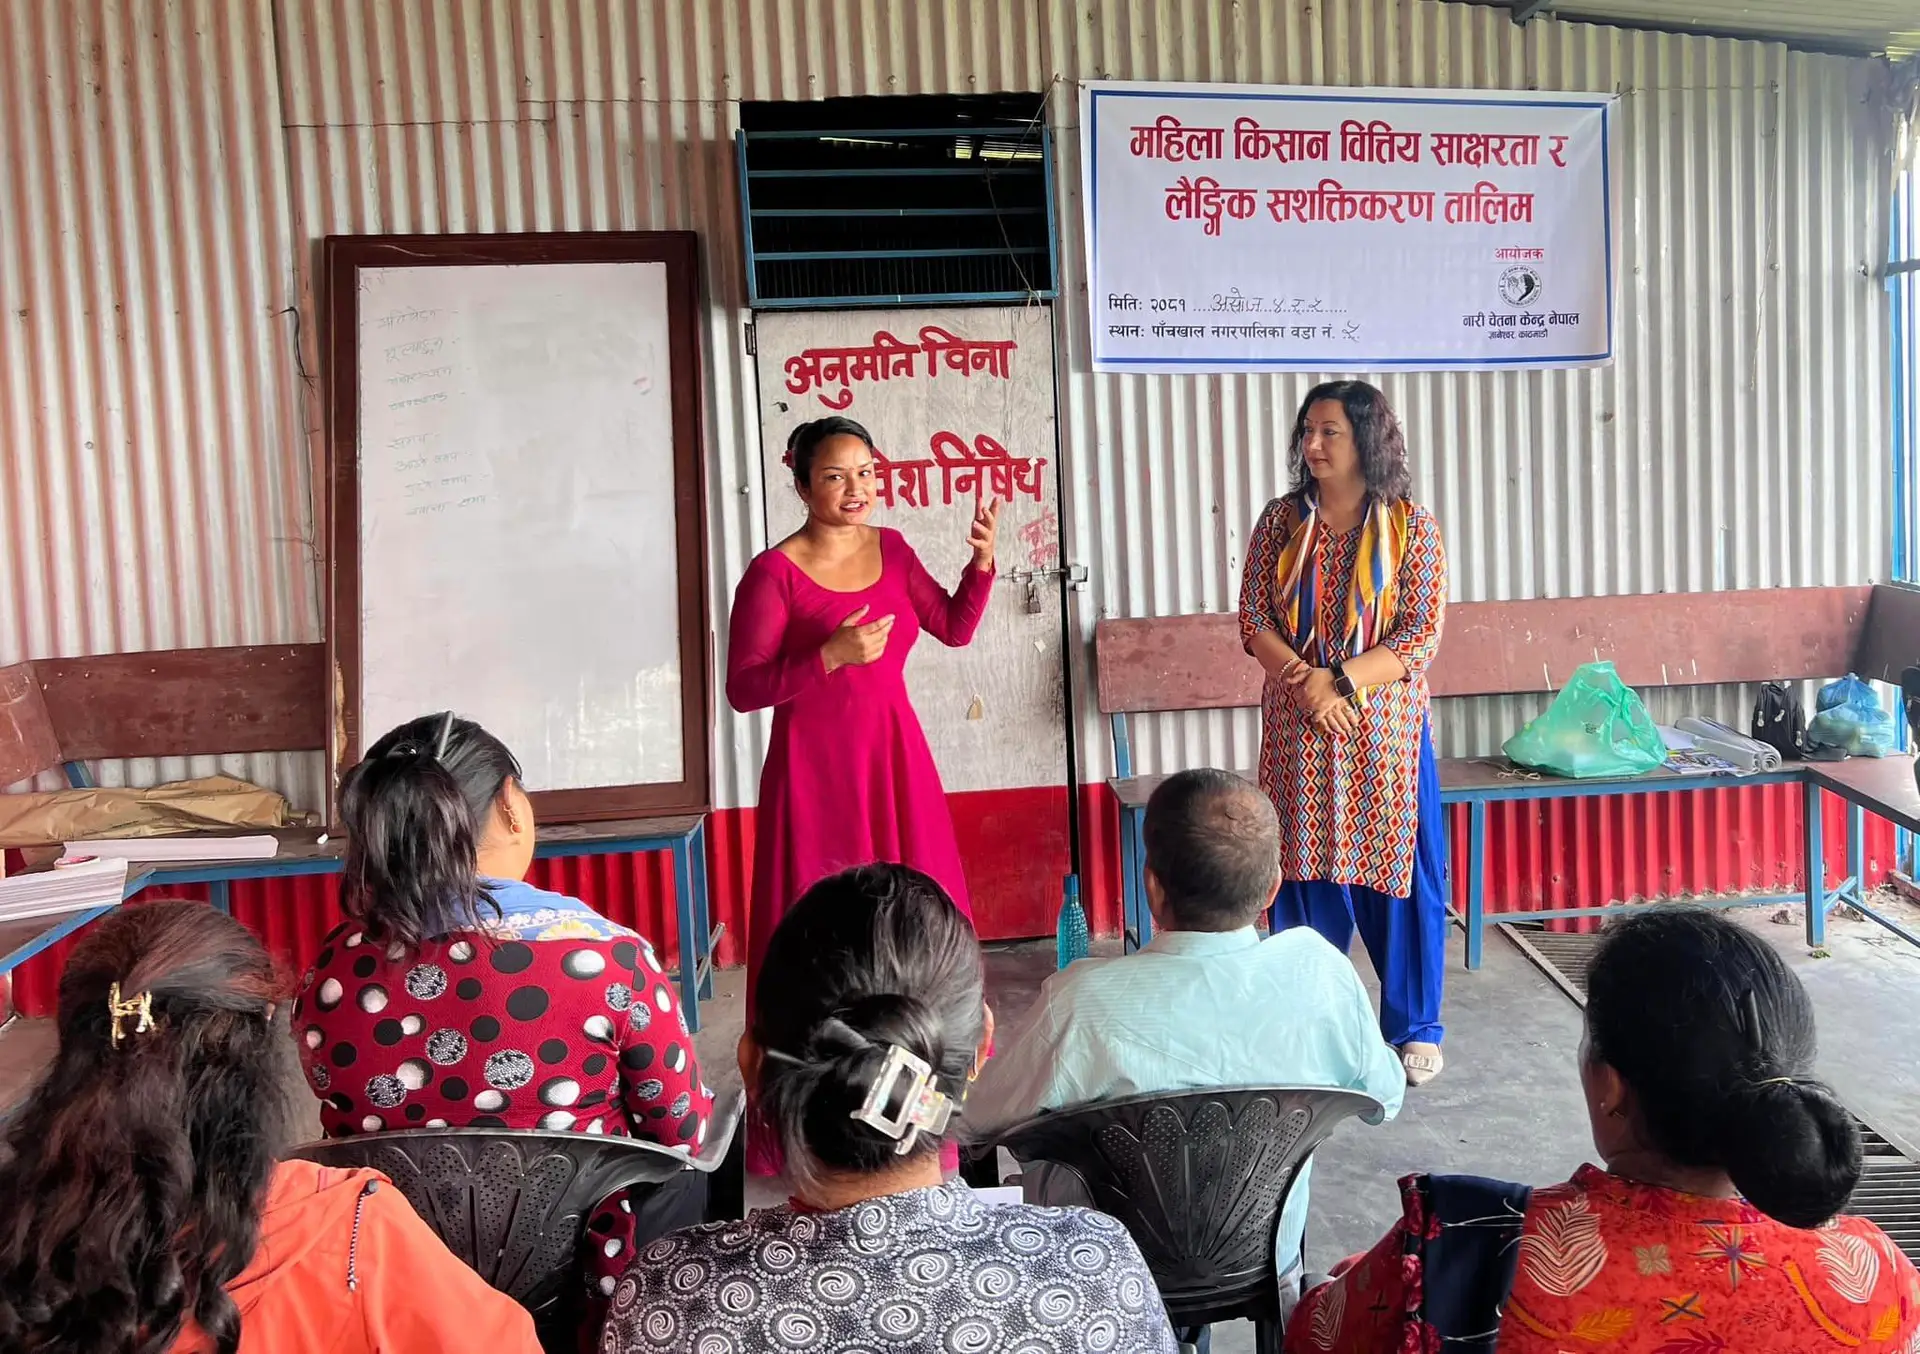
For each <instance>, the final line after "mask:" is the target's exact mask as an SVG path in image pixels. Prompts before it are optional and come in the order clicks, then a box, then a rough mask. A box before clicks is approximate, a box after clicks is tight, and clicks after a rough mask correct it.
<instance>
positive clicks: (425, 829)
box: [340, 711, 520, 949]
mask: <svg viewBox="0 0 1920 1354" xmlns="http://www.w3.org/2000/svg"><path fill="white" fill-rule="evenodd" d="M519 780H520V763H519V762H517V761H515V760H514V756H513V754H512V753H511V752H509V751H507V745H506V744H505V743H502V742H501V741H500V740H499V739H498V738H495V737H494V736H493V735H492V734H490V733H488V732H487V731H486V730H485V729H483V728H481V727H480V726H479V725H478V724H476V723H474V722H473V721H472V720H470V719H456V718H454V716H453V713H452V712H451V711H448V712H447V713H445V714H438V715H423V716H421V717H420V718H419V719H416V720H412V721H410V722H408V723H406V724H402V725H401V726H400V727H399V728H397V729H395V730H393V731H392V732H391V733H389V734H387V735H386V736H385V737H384V738H382V739H381V740H380V741H379V742H377V743H375V744H374V745H373V746H372V747H370V748H368V749H367V755H366V756H365V757H363V758H361V759H360V763H359V765H357V766H355V767H354V768H353V769H352V770H351V771H349V772H347V775H346V778H345V779H344V780H343V781H342V782H341V784H340V817H341V819H342V820H343V821H344V823H345V824H346V828H347V860H346V871H345V873H344V874H343V875H342V877H341V881H340V910H341V911H342V912H344V913H346V915H347V916H349V917H351V918H353V919H354V920H355V921H357V922H359V923H360V924H361V925H362V926H363V927H364V928H365V929H366V933H367V935H368V936H369V937H370V938H372V939H374V940H376V941H380V942H383V943H396V942H397V943H399V944H401V945H404V946H406V947H408V948H409V949H411V948H413V947H415V946H417V945H419V944H420V943H421V942H422V941H424V940H427V939H429V938H431V937H433V936H438V935H445V934H447V933H448V932H450V931H459V930H472V929H475V928H477V927H478V926H479V924H480V909H481V908H483V907H494V903H493V899H492V898H491V897H490V896H489V895H488V894H487V891H486V889H485V888H484V887H483V886H482V885H481V883H480V876H479V872H478V866H477V864H476V856H477V851H478V847H479V841H480V837H481V835H482V834H483V832H484V829H485V827H486V823H487V819H488V815H489V814H490V813H491V811H492V808H493V804H494V801H495V800H497V799H498V798H499V797H500V793H501V791H502V790H504V789H505V788H506V786H507V783H508V782H509V781H513V782H516V783H517V782H518V781H519ZM494 910H495V911H496V913H497V912H498V909H497V907H496V908H495V909H494Z"/></svg>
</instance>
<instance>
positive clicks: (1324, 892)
mask: <svg viewBox="0 0 1920 1354" xmlns="http://www.w3.org/2000/svg"><path fill="white" fill-rule="evenodd" d="M1419 776H1420V807H1419V822H1418V826H1417V828H1416V829H1415V835H1414V844H1413V893H1412V894H1411V895H1410V896H1409V897H1406V898H1390V897H1388V896H1387V895H1386V894H1384V893H1379V892H1376V891H1375V890H1373V889H1369V888H1364V887H1362V886H1361V885H1359V884H1334V883H1329V882H1328V881H1326V880H1324V879H1302V880H1293V879H1289V880H1288V881H1287V882H1286V883H1284V884H1282V885H1281V886H1280V892H1279V893H1278V894H1277V895H1276V896H1275V897H1274V900H1273V915H1272V925H1273V929H1274V930H1275V931H1285V930H1288V929H1290V928H1291V927H1295V926H1311V927H1312V928H1313V929H1314V930H1316V931H1318V932H1319V933H1320V934H1321V935H1323V936H1325V937H1326V938H1327V940H1328V941H1329V942H1330V943H1331V944H1332V945H1333V947H1334V948H1335V949H1336V950H1339V951H1340V953H1342V954H1345V953H1346V952H1347V949H1348V947H1349V946H1350V945H1352V943H1353V928H1354V926H1355V924H1356V923H1357V924H1358V925H1359V927H1360V938H1361V939H1362V940H1364V941H1365V942H1366V945H1367V957H1368V958H1370V959H1371V960H1373V968H1374V972H1376V973H1378V974H1379V975H1380V1033H1381V1034H1382V1035H1383V1036H1385V1038H1386V1041H1387V1042H1388V1043H1389V1044H1392V1045H1394V1046H1395V1047H1396V1048H1397V1047H1398V1046H1400V1045H1401V1044H1411V1043H1420V1044H1437V1043H1439V1042H1440V1040H1441V1038H1442V1037H1443V1035H1444V1033H1445V1031H1444V1030H1443V1028H1442V1027H1441V1024H1440V987H1441V982H1442V977H1443V975H1444V973H1445V970H1446V962H1447V844H1446V843H1447V838H1446V830H1445V825H1444V824H1443V823H1442V822H1441V817H1440V815H1441V812H1442V810H1441V807H1440V768H1439V766H1438V764H1436V763H1435V761H1434V757H1433V726H1432V724H1431V722H1429V723H1427V724H1426V725H1423V726H1422V728H1421V730H1420V773H1419Z"/></svg>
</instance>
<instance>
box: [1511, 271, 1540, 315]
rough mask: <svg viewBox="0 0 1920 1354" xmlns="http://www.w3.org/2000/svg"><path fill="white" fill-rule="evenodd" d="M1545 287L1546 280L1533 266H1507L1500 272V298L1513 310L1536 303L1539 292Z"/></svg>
mask: <svg viewBox="0 0 1920 1354" xmlns="http://www.w3.org/2000/svg"><path fill="white" fill-rule="evenodd" d="M1546 289H1547V284H1546V280H1545V279H1544V278H1542V277H1541V276H1540V273H1539V270H1538V269H1535V268H1527V267H1519V268H1509V269H1507V271H1506V272H1504V273H1502V274H1500V299H1501V300H1502V301H1505V302H1506V303H1507V304H1508V305H1510V306H1512V307H1513V308H1514V309H1515V310H1524V309H1526V308H1527V307H1528V306H1531V305H1538V304H1539V302H1540V293H1541V292H1543V291H1545V290H1546Z"/></svg>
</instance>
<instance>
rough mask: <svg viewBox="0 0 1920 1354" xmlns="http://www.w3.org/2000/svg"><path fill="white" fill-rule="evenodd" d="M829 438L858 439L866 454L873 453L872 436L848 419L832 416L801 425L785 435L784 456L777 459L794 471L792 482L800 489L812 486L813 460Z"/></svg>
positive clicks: (862, 427)
mask: <svg viewBox="0 0 1920 1354" xmlns="http://www.w3.org/2000/svg"><path fill="white" fill-rule="evenodd" d="M830 437H857V438H859V439H860V440H861V441H862V442H865V443H866V444H867V450H868V451H873V450H875V447H874V445H873V434H872V433H870V432H868V431H867V430H866V428H865V427H864V426H863V425H862V424H859V423H855V422H854V421H853V420H852V419H850V418H841V417H839V416H838V415H835V416H834V417H832V418H817V419H815V420H814V421H813V422H811V423H802V424H801V425H800V426H799V427H797V428H795V429H794V430H793V431H792V432H790V433H788V434H787V454H786V455H784V456H782V457H781V458H780V459H781V460H782V461H784V462H786V465H787V468H788V469H789V470H791V471H793V482H794V483H795V484H797V485H799V486H800V487H801V488H802V489H804V488H806V487H807V485H808V484H809V483H810V482H811V476H812V474H813V458H814V457H815V456H816V455H818V454H819V451H820V446H821V444H822V443H824V442H825V441H826V440H827V439H828V438H830Z"/></svg>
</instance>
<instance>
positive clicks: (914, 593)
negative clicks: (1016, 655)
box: [897, 539, 998, 649]
mask: <svg viewBox="0 0 1920 1354" xmlns="http://www.w3.org/2000/svg"><path fill="white" fill-rule="evenodd" d="M897 547H898V549H899V551H900V553H901V555H902V556H904V558H905V563H906V568H907V596H908V597H909V598H911V599H912V601H913V613H914V615H916V616H918V617H919V618H920V628H921V629H922V630H925V631H926V632H927V633H928V634H930V635H932V636H933V637H934V638H935V639H937V640H939V641H940V642H941V643H942V644H944V645H946V646H947V647H948V648H950V649H959V648H963V647H965V646H966V644H967V642H968V641H969V640H971V639H972V638H973V632H974V631H975V630H978V629H979V628H980V618H981V617H982V616H984V615H986V614H987V603H988V602H989V601H991V600H992V598H993V580H994V577H995V575H996V574H997V573H998V566H997V565H996V566H995V567H994V568H993V569H989V570H987V571H986V572H985V573H982V572H981V571H980V570H978V569H976V568H974V567H973V561H972V560H968V561H967V567H966V569H965V571H964V572H963V573H962V574H961V575H960V586H959V587H958V588H956V589H954V591H953V594H952V595H951V596H949V595H948V594H947V590H946V589H945V588H943V587H941V586H940V585H939V584H938V583H936V582H934V580H933V575H932V574H930V573H928V572H927V566H926V565H924V564H922V563H921V562H920V556H918V555H916V554H915V553H914V551H913V547H912V546H910V545H908V544H907V543H906V541H905V540H904V539H902V540H900V541H898V542H897Z"/></svg>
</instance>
